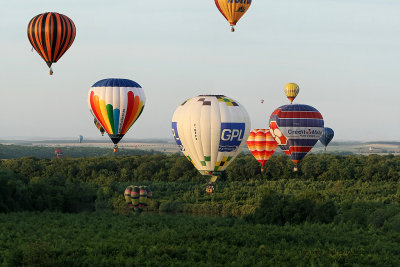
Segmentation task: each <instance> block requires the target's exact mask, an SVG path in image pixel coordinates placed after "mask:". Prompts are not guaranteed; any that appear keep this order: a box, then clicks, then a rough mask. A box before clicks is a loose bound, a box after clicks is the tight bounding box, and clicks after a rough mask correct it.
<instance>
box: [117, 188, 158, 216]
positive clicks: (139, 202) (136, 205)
mask: <svg viewBox="0 0 400 267" xmlns="http://www.w3.org/2000/svg"><path fill="white" fill-rule="evenodd" d="M124 197H125V202H126V203H127V204H128V205H129V207H130V208H131V209H132V210H133V211H134V212H135V213H136V214H140V213H142V211H143V210H145V209H146V208H147V205H148V200H149V199H151V198H152V197H153V193H152V192H151V190H150V187H148V186H133V185H130V186H128V187H127V188H126V189H125V192H124Z"/></svg>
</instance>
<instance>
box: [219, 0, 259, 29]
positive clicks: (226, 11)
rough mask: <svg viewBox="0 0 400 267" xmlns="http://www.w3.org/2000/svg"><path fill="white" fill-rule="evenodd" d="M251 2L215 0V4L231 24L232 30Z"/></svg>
mask: <svg viewBox="0 0 400 267" xmlns="http://www.w3.org/2000/svg"><path fill="white" fill-rule="evenodd" d="M251 2H252V0H215V5H216V6H217V8H218V9H219V11H220V12H221V14H222V15H223V16H224V17H225V19H226V20H227V21H228V22H229V24H230V25H231V31H232V32H234V31H235V28H234V26H235V25H236V23H237V22H238V21H239V20H240V18H241V17H242V16H243V15H244V13H246V11H247V10H248V9H249V7H250V5H251Z"/></svg>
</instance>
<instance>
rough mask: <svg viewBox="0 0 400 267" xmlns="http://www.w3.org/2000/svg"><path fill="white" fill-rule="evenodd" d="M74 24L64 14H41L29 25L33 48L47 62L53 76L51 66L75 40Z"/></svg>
mask: <svg viewBox="0 0 400 267" xmlns="http://www.w3.org/2000/svg"><path fill="white" fill-rule="evenodd" d="M75 34H76V28H75V24H74V22H73V21H72V20H71V19H70V18H68V17H67V16H65V15H63V14H59V13H56V12H46V13H43V14H39V15H37V16H36V17H34V18H33V19H31V21H30V22H29V24H28V38H29V41H30V42H31V44H32V47H33V48H35V50H36V51H37V52H38V53H39V55H40V56H41V57H42V58H43V60H44V61H46V63H47V66H49V68H50V74H52V73H53V72H52V70H51V64H53V63H55V62H57V61H58V60H59V59H60V58H61V57H62V55H64V53H65V52H66V51H67V50H68V48H69V47H70V46H71V45H72V43H73V42H74V39H75Z"/></svg>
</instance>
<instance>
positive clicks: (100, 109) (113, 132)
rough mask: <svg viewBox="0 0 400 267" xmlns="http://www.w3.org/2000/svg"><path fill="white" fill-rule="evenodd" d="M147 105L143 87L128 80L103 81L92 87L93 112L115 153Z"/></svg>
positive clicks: (89, 101)
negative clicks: (110, 141)
mask: <svg viewBox="0 0 400 267" xmlns="http://www.w3.org/2000/svg"><path fill="white" fill-rule="evenodd" d="M145 102H146V97H145V95H144V91H143V89H142V87H141V86H140V85H139V84H138V83H136V82H134V81H131V80H128V79H104V80H101V81H98V82H96V83H95V84H93V86H92V88H90V90H89V95H88V105H89V109H90V112H91V113H92V114H93V116H94V117H95V118H96V119H97V120H98V121H99V122H100V124H101V126H102V127H103V128H104V130H105V131H106V132H107V133H108V136H109V137H110V138H111V140H112V142H113V143H114V145H115V146H114V148H115V149H114V151H115V152H117V151H118V146H117V144H118V142H119V141H120V140H121V139H122V137H123V136H124V135H125V134H126V132H127V131H128V130H129V129H130V128H131V126H132V125H133V123H135V121H136V120H137V119H138V118H139V116H140V114H141V113H142V111H143V108H144V105H145Z"/></svg>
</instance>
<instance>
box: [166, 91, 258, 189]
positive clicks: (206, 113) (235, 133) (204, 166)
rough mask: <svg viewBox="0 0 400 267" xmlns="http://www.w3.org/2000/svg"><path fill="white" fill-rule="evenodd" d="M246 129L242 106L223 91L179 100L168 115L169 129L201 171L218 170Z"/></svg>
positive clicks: (225, 164) (236, 150)
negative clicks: (169, 117) (170, 123)
mask: <svg viewBox="0 0 400 267" xmlns="http://www.w3.org/2000/svg"><path fill="white" fill-rule="evenodd" d="M249 132H250V119H249V116H248V114H247V111H246V109H245V108H244V107H243V106H242V105H241V104H240V103H239V102H237V101H235V100H233V99H231V98H228V97H226V96H223V95H199V96H197V97H193V98H190V99H188V100H186V101H185V102H183V103H182V104H181V105H180V106H179V107H178V108H177V109H176V110H175V113H174V115H173V117H172V133H173V135H174V138H175V141H176V143H177V145H178V146H179V148H180V150H181V151H182V153H183V154H184V155H185V156H186V158H187V159H188V160H189V161H190V162H191V163H192V164H193V165H194V166H195V168H196V169H197V170H198V171H199V172H200V173H201V174H202V175H213V177H212V178H211V182H215V180H216V179H217V177H218V176H217V175H218V174H220V173H221V172H222V171H223V170H225V169H226V167H228V166H229V164H230V163H231V162H232V161H233V160H234V159H235V158H236V156H237V155H238V154H239V153H240V151H241V150H242V148H243V146H244V145H245V140H247V137H248V135H249Z"/></svg>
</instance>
